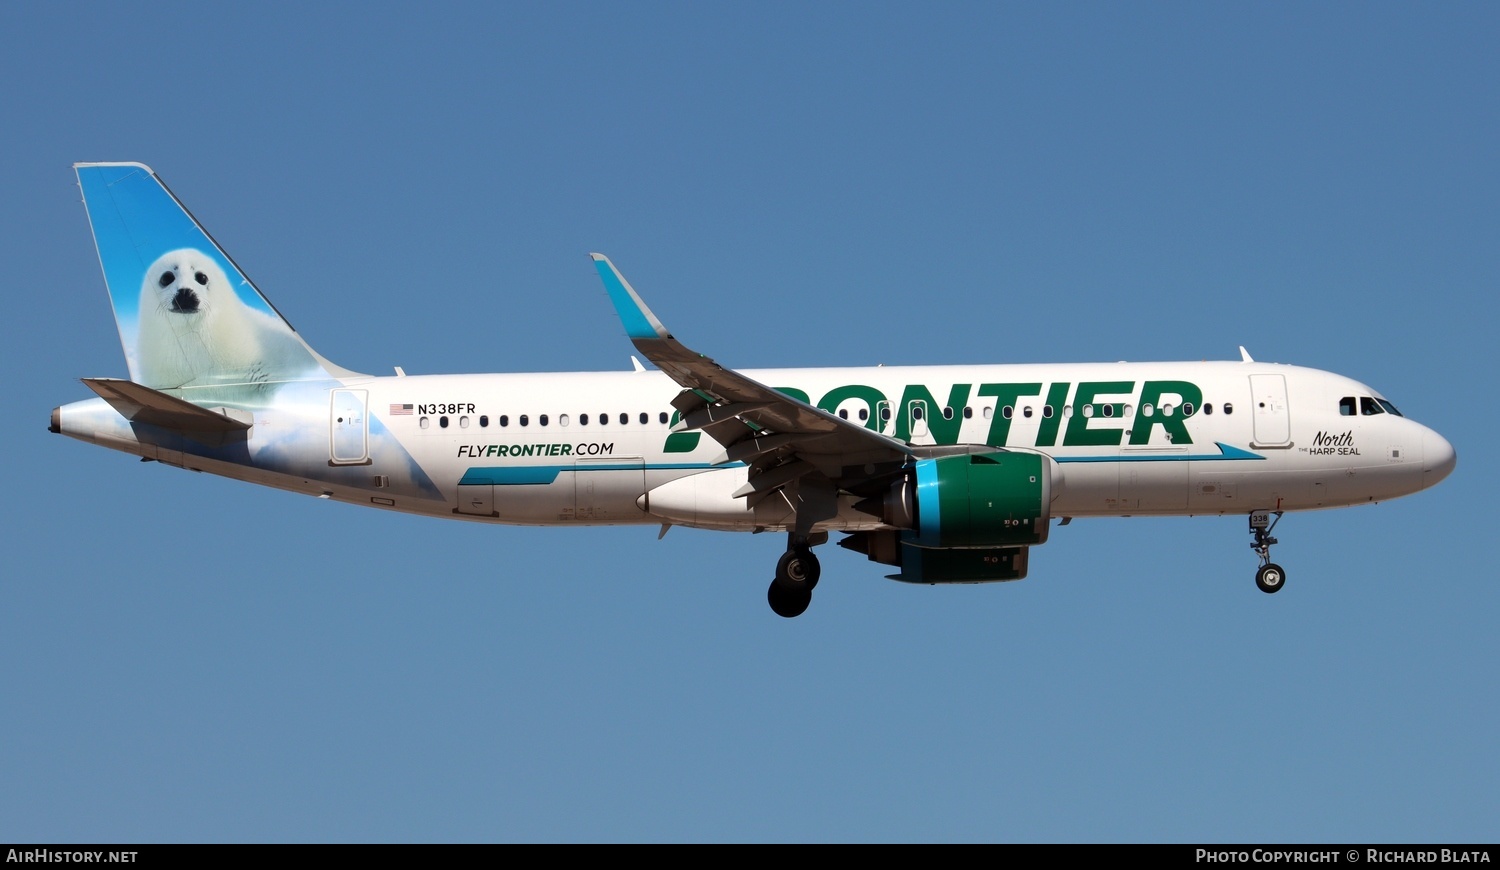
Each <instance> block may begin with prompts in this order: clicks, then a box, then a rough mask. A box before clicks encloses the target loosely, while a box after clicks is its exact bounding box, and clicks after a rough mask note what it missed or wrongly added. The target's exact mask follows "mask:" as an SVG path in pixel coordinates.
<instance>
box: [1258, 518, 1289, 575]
mask: <svg viewBox="0 0 1500 870" xmlns="http://www.w3.org/2000/svg"><path fill="white" fill-rule="evenodd" d="M1281 513H1282V512H1281V511H1277V512H1276V519H1274V520H1273V519H1271V515H1270V514H1269V513H1266V512H1265V511H1260V512H1257V513H1253V514H1251V515H1250V534H1252V535H1254V536H1255V543H1253V544H1251V545H1250V549H1252V550H1254V551H1255V555H1257V556H1259V557H1260V568H1259V569H1258V570H1256V572H1255V585H1256V586H1258V587H1260V591H1262V592H1265V593H1266V594H1270V593H1272V592H1279V591H1280V590H1281V587H1282V586H1284V585H1286V571H1284V570H1282V568H1281V566H1280V565H1277V564H1276V563H1275V562H1272V561H1271V545H1272V544H1274V543H1276V539H1275V538H1273V537H1271V530H1272V529H1274V528H1276V524H1277V523H1279V522H1281Z"/></svg>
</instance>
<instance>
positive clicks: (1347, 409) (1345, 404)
mask: <svg viewBox="0 0 1500 870" xmlns="http://www.w3.org/2000/svg"><path fill="white" fill-rule="evenodd" d="M1339 416H1340V417H1353V416H1354V397H1353V396H1345V397H1344V398H1342V399H1339Z"/></svg>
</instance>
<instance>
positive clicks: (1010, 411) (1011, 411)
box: [1000, 405, 1016, 420]
mask: <svg viewBox="0 0 1500 870" xmlns="http://www.w3.org/2000/svg"><path fill="white" fill-rule="evenodd" d="M1015 415H1016V409H1015V408H1012V407H1011V406H1010V405H1006V406H1005V407H1003V408H1001V409H1000V416H1002V417H1004V418H1005V419H1007V420H1009V419H1010V418H1011V417H1014V416H1015Z"/></svg>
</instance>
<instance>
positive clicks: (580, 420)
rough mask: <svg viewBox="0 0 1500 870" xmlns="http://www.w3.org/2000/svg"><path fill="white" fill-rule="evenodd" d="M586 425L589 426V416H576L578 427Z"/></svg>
mask: <svg viewBox="0 0 1500 870" xmlns="http://www.w3.org/2000/svg"><path fill="white" fill-rule="evenodd" d="M588 424H589V415H587V414H579V415H578V425H580V426H587V425H588Z"/></svg>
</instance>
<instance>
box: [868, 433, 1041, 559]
mask: <svg viewBox="0 0 1500 870" xmlns="http://www.w3.org/2000/svg"><path fill="white" fill-rule="evenodd" d="M882 518H883V519H884V521H885V522H886V523H888V524H890V525H893V526H896V527H898V528H903V529H910V530H911V531H912V532H913V533H914V534H913V535H911V536H909V537H906V538H905V541H906V543H908V544H911V545H915V546H918V547H926V548H932V549H949V548H975V549H990V548H999V547H1026V546H1032V545H1035V544H1042V543H1046V541H1047V532H1048V530H1049V528H1050V520H1051V518H1052V469H1051V465H1050V461H1049V460H1048V459H1047V457H1045V456H1043V455H1042V454H1040V453H1023V452H1006V453H969V454H963V455H959V456H943V457H939V458H936V459H923V460H920V461H918V462H917V464H916V467H915V469H914V471H913V473H912V474H911V475H910V476H909V477H907V478H904V479H903V480H902V481H901V482H899V483H897V484H896V485H895V486H893V487H892V488H891V491H890V493H889V494H888V495H887V496H886V499H885V504H884V511H883V517H882Z"/></svg>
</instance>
